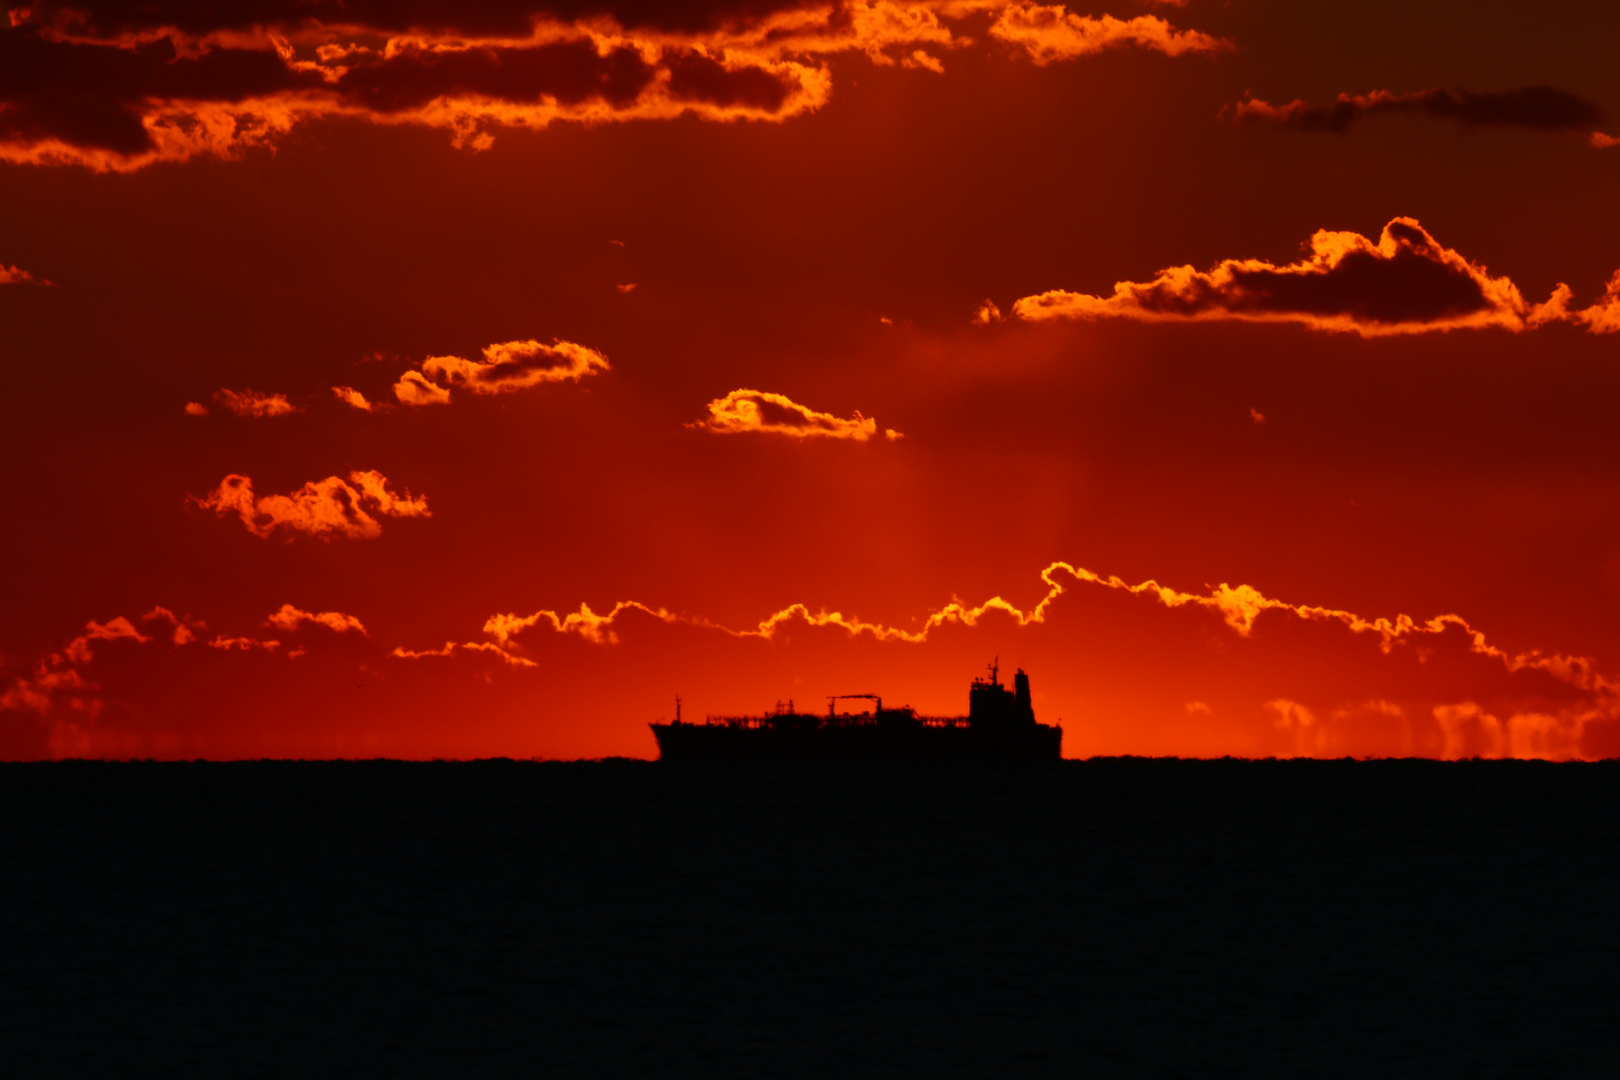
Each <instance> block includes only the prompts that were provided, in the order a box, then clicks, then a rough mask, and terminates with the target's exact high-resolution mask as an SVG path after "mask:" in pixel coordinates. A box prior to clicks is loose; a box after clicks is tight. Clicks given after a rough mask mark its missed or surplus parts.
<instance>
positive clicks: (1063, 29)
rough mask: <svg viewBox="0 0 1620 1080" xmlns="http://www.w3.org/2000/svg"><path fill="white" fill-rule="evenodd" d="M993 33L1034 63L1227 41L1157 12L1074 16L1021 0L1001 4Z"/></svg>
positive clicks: (1219, 45) (1200, 47)
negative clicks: (1128, 16) (1120, 16)
mask: <svg viewBox="0 0 1620 1080" xmlns="http://www.w3.org/2000/svg"><path fill="white" fill-rule="evenodd" d="M990 34H991V36H992V37H996V38H999V39H1000V40H1002V41H1005V42H1007V43H1008V44H1010V45H1015V46H1017V47H1018V48H1020V49H1022V50H1023V51H1024V52H1026V53H1027V54H1028V55H1029V58H1030V59H1031V60H1033V61H1034V62H1035V63H1037V64H1050V63H1053V62H1054V61H1058V60H1073V59H1075V58H1076V57H1081V56H1090V55H1092V54H1094V53H1099V52H1102V51H1103V50H1104V49H1113V48H1119V47H1121V46H1126V45H1135V46H1138V47H1140V48H1144V49H1152V50H1155V51H1157V52H1162V53H1165V54H1166V55H1169V56H1180V55H1181V54H1182V53H1189V52H1218V51H1220V50H1223V49H1230V48H1231V47H1232V46H1231V43H1230V42H1227V41H1223V40H1221V39H1220V38H1217V37H1211V36H1210V35H1209V34H1205V33H1201V32H1200V31H1197V30H1177V29H1176V28H1175V27H1173V26H1171V25H1170V24H1169V23H1168V22H1166V21H1165V20H1163V19H1161V18H1159V17H1158V16H1157V15H1138V16H1136V17H1135V18H1133V19H1116V18H1115V17H1114V16H1112V15H1103V16H1101V17H1095V16H1091V15H1076V14H1074V13H1072V12H1070V11H1068V10H1067V9H1066V8H1065V7H1064V6H1063V5H1062V4H1037V3H1032V2H1030V0H1020V2H1018V3H1013V4H1008V5H1007V6H1006V7H1004V8H1002V9H1001V12H1000V14H999V15H998V16H997V18H996V20H995V22H994V23H992V24H991V26H990Z"/></svg>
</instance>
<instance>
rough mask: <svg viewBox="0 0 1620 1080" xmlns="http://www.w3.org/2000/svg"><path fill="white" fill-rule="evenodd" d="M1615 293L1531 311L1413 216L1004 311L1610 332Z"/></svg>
mask: <svg viewBox="0 0 1620 1080" xmlns="http://www.w3.org/2000/svg"><path fill="white" fill-rule="evenodd" d="M1617 277H1620V275H1617ZM1617 288H1620V286H1617V285H1616V284H1615V283H1611V284H1610V287H1609V292H1608V294H1607V295H1606V296H1605V298H1604V299H1603V300H1601V301H1599V302H1598V304H1596V305H1594V306H1593V307H1591V308H1587V309H1585V310H1583V311H1571V310H1570V308H1569V304H1570V300H1571V298H1572V296H1573V294H1572V293H1571V291H1570V290H1569V288H1568V287H1567V286H1563V285H1560V286H1559V287H1558V289H1557V290H1556V291H1555V292H1554V293H1553V295H1552V296H1551V297H1550V298H1549V299H1548V300H1546V301H1544V302H1543V303H1540V304H1530V303H1527V302H1526V301H1525V299H1524V297H1523V295H1522V294H1521V293H1520V291H1519V288H1518V286H1517V285H1515V284H1514V283H1513V282H1512V281H1511V280H1509V279H1508V278H1506V277H1492V276H1491V275H1490V274H1489V273H1488V272H1487V271H1486V269H1485V267H1483V266H1482V265H1480V264H1478V263H1475V262H1472V261H1471V260H1469V259H1467V258H1466V257H1464V256H1463V255H1461V254H1459V253H1458V252H1456V251H1453V250H1451V249H1450V248H1447V247H1444V246H1442V245H1441V244H1440V243H1439V242H1438V241H1437V240H1435V238H1434V237H1432V236H1430V235H1429V233H1428V232H1427V231H1426V230H1425V229H1424V228H1423V226H1422V225H1420V224H1419V223H1418V222H1417V221H1416V220H1415V219H1413V218H1396V219H1395V220H1393V221H1391V222H1390V223H1389V224H1388V225H1386V226H1384V231H1383V233H1382V235H1380V237H1379V238H1378V240H1377V241H1376V242H1374V241H1373V240H1370V239H1368V238H1367V237H1365V236H1362V235H1360V234H1359V233H1353V232H1332V231H1329V230H1326V229H1323V230H1321V231H1319V232H1318V233H1316V235H1315V236H1313V237H1311V241H1310V255H1309V256H1308V257H1307V258H1304V259H1301V260H1300V261H1298V262H1294V263H1288V264H1285V265H1280V266H1279V265H1277V264H1274V263H1270V262H1266V261H1264V260H1262V259H1227V260H1224V261H1223V262H1221V263H1219V264H1218V265H1216V266H1215V267H1214V268H1213V269H1212V270H1209V271H1207V272H1205V271H1199V270H1195V269H1193V268H1192V267H1191V266H1177V267H1171V268H1170V269H1167V270H1162V271H1160V272H1159V275H1158V276H1157V277H1155V278H1154V279H1153V280H1152V281H1147V282H1135V281H1121V282H1118V283H1116V284H1115V285H1114V292H1113V294H1112V295H1111V296H1090V295H1087V294H1085V293H1074V292H1068V291H1065V290H1061V289H1056V290H1052V291H1050V292H1044V293H1041V294H1039V295H1037V296H1026V297H1024V298H1023V299H1021V300H1019V301H1018V302H1017V303H1015V304H1014V305H1013V308H1012V310H1013V314H1014V315H1016V316H1017V317H1019V318H1022V319H1026V320H1029V321H1032V322H1038V321H1042V320H1048V319H1102V318H1125V319H1137V320H1142V321H1148V322H1177V321H1186V320H1213V319H1236V320H1244V321H1249V322H1290V323H1299V324H1302V325H1305V326H1308V327H1310V328H1311V329H1313V330H1326V331H1348V332H1351V333H1356V334H1360V335H1362V336H1364V337H1376V336H1380V335H1386V334H1418V333H1427V332H1431V331H1443V330H1457V329H1463V328H1481V327H1492V326H1494V327H1499V328H1501V329H1504V330H1511V331H1521V330H1525V329H1528V328H1531V327H1535V326H1540V325H1543V324H1545V323H1549V322H1556V321H1566V322H1574V323H1578V324H1582V325H1585V326H1587V327H1588V328H1589V329H1591V330H1593V331H1599V332H1601V331H1604V330H1608V329H1614V328H1615V316H1616V315H1617V314H1620V300H1617V299H1616V289H1617Z"/></svg>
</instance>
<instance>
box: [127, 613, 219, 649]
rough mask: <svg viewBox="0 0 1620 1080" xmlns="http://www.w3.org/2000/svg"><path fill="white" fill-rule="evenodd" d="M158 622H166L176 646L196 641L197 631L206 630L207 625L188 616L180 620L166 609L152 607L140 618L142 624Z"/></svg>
mask: <svg viewBox="0 0 1620 1080" xmlns="http://www.w3.org/2000/svg"><path fill="white" fill-rule="evenodd" d="M159 620H161V621H163V622H167V623H168V624H169V625H170V626H172V627H173V628H174V633H173V635H172V637H171V640H172V641H173V642H174V643H175V644H176V645H188V644H190V643H191V642H193V641H196V640H197V631H199V630H206V629H207V628H208V627H207V624H206V623H204V622H203V621H202V620H201V619H193V618H192V617H191V616H189V615H187V616H185V617H184V618H182V617H180V616H179V615H176V614H175V613H174V612H172V611H170V610H169V609H168V608H166V607H154V608H153V609H152V610H151V611H148V612H147V613H146V614H145V615H142V616H141V621H142V622H154V621H159Z"/></svg>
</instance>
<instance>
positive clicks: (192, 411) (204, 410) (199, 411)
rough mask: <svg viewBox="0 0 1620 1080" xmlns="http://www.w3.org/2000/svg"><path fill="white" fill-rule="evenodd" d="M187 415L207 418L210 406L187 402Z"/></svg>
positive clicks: (197, 402)
mask: <svg viewBox="0 0 1620 1080" xmlns="http://www.w3.org/2000/svg"><path fill="white" fill-rule="evenodd" d="M186 415H187V416H207V415H208V406H206V405H204V404H203V403H202V402H200V401H188V402H186Z"/></svg>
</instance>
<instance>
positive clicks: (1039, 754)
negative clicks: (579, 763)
mask: <svg viewBox="0 0 1620 1080" xmlns="http://www.w3.org/2000/svg"><path fill="white" fill-rule="evenodd" d="M651 726H652V731H653V737H654V738H656V739H657V740H658V754H659V759H660V760H662V761H700V760H746V759H778V760H803V759H827V760H844V761H858V760H880V761H881V760H887V761H919V760H921V761H926V760H957V761H960V760H994V761H1057V760H1059V759H1060V758H1061V757H1062V741H1063V731H1062V729H1061V728H1057V727H1052V726H1049V725H1046V724H1032V725H1030V726H1029V727H1021V728H1016V729H1012V730H1000V731H986V730H980V729H975V728H973V727H971V726H967V725H963V726H959V727H921V726H918V727H909V726H908V727H894V728H890V727H886V726H882V725H877V724H868V725H851V726H840V727H822V728H810V729H794V728H785V727H771V726H760V727H740V726H733V725H726V724H683V723H674V724H653V725H651Z"/></svg>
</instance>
